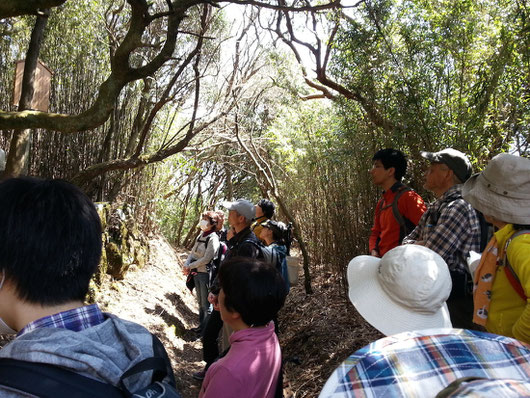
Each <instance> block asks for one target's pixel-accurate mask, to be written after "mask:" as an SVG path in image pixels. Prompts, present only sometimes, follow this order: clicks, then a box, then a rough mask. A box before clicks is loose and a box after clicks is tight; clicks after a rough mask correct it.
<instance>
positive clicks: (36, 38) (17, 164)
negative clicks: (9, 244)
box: [3, 9, 50, 178]
mask: <svg viewBox="0 0 530 398" xmlns="http://www.w3.org/2000/svg"><path fill="white" fill-rule="evenodd" d="M49 15H50V10H49V9H45V10H43V11H42V12H40V13H39V14H38V15H37V20H36V21H35V26H34V27H33V31H32V32H31V40H30V42H29V46H28V51H27V53H26V60H25V62H24V74H23V76H22V85H21V90H20V101H19V103H18V111H19V112H20V111H24V110H27V109H31V101H32V100H33V94H34V92H35V87H34V84H35V71H36V69H37V61H38V58H39V53H40V47H41V44H42V38H43V37H44V29H45V28H46V24H47V23H48V16H49ZM30 134H31V130H30V129H24V130H16V131H15V132H14V133H13V138H12V139H11V144H10V146H9V154H8V156H7V163H6V168H5V171H4V174H3V177H4V178H9V177H17V176H19V175H20V174H21V173H22V172H23V171H24V170H26V172H27V170H28V168H29V142H30Z"/></svg>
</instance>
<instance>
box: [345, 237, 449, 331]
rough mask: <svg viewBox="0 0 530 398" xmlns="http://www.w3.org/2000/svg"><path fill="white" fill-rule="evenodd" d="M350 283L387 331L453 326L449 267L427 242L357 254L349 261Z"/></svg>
mask: <svg viewBox="0 0 530 398" xmlns="http://www.w3.org/2000/svg"><path fill="white" fill-rule="evenodd" d="M348 286H349V298H350V301H351V302H352V304H353V305H354V306H355V308H356V309H357V311H358V312H359V313H360V314H361V315H362V316H363V317H364V318H365V319H366V321H367V322H369V323H370V324H371V325H372V326H374V327H375V328H376V329H378V330H379V331H381V332H382V333H384V334H385V335H392V334H396V333H401V332H406V331H413V330H420V329H429V328H450V327H452V325H451V321H450V318H449V311H448V310H447V305H446V304H445V301H446V300H447V298H448V297H449V294H450V292H451V276H450V274H449V269H448V268H447V264H446V263H445V261H444V260H443V258H442V257H441V256H440V255H438V254H436V253H435V252H434V251H432V250H430V249H428V248H426V247H423V246H417V245H404V246H398V247H395V248H394V249H392V250H390V251H388V252H387V253H386V254H385V255H384V256H383V257H382V258H377V257H373V256H358V257H355V258H354V259H353V260H351V261H350V263H349V265H348Z"/></svg>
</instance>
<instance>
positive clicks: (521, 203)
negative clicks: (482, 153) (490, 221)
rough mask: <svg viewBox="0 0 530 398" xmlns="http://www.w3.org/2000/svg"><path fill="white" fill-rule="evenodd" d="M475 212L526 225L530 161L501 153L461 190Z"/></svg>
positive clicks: (528, 219) (529, 221)
mask: <svg viewBox="0 0 530 398" xmlns="http://www.w3.org/2000/svg"><path fill="white" fill-rule="evenodd" d="M462 197H463V198H464V199H465V200H466V201H467V202H469V204H471V206H473V207H474V208H475V209H477V210H478V211H480V212H481V213H483V214H485V215H487V216H493V217H495V218H496V219H497V220H499V221H504V222H507V223H513V224H530V159H527V158H523V157H520V156H515V155H510V154H508V153H501V154H499V155H497V156H495V157H494V158H493V159H491V160H490V162H489V163H488V165H487V166H486V168H485V169H484V171H483V172H482V173H479V174H475V175H473V176H472V177H471V178H470V179H469V180H467V181H466V183H465V184H464V186H463V187H462Z"/></svg>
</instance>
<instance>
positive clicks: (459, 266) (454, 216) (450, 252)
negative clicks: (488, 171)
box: [403, 184, 480, 272]
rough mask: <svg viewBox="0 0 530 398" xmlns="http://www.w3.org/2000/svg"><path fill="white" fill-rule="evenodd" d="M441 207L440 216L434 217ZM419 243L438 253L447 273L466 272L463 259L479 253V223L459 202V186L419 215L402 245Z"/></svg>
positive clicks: (463, 202)
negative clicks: (418, 219)
mask: <svg viewBox="0 0 530 398" xmlns="http://www.w3.org/2000/svg"><path fill="white" fill-rule="evenodd" d="M440 208H441V212H440V216H439V217H438V220H437V221H436V222H433V219H434V218H436V216H437V215H438V212H439V210H440ZM416 241H422V242H423V243H424V245H425V246H426V247H428V248H429V249H431V250H433V251H435V252H436V253H438V254H439V255H440V256H441V257H442V258H443V259H444V260H445V262H446V263H447V266H448V267H449V270H451V271H455V270H458V271H460V272H467V260H466V259H467V256H468V255H469V252H470V251H471V250H473V251H475V252H480V222H479V220H478V217H477V213H476V212H475V210H474V209H473V207H471V205H470V204H469V203H467V202H466V201H465V200H464V199H462V185H461V184H458V185H454V186H452V187H451V188H450V189H449V190H448V191H447V192H445V193H444V194H443V195H442V196H441V197H440V198H439V199H438V200H436V201H435V202H434V203H432V204H431V205H430V206H429V208H428V209H427V211H426V212H425V213H423V216H422V217H421V219H420V222H419V223H418V225H417V226H416V228H415V229H414V230H413V231H412V232H411V233H410V234H409V235H408V236H406V237H405V239H403V243H414V242H416Z"/></svg>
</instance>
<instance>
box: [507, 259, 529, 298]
mask: <svg viewBox="0 0 530 398" xmlns="http://www.w3.org/2000/svg"><path fill="white" fill-rule="evenodd" d="M504 273H505V274H506V278H508V282H510V285H512V287H513V290H515V292H516V293H517V294H518V295H519V297H521V298H522V299H523V300H524V301H526V299H527V298H528V297H526V295H525V294H524V289H523V286H521V282H519V281H518V280H517V279H515V276H514V275H513V274H512V273H511V272H510V269H508V267H506V266H505V267H504Z"/></svg>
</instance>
